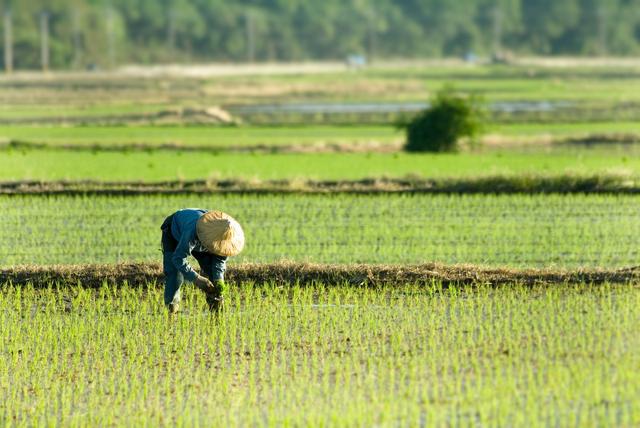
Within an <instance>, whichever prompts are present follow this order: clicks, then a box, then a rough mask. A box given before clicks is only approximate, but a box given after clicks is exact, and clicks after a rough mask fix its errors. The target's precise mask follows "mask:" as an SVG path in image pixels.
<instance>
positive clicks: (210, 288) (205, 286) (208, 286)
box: [193, 275, 216, 294]
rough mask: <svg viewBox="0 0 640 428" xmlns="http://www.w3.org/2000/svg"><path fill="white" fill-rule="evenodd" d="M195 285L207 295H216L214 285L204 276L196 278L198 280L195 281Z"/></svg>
mask: <svg viewBox="0 0 640 428" xmlns="http://www.w3.org/2000/svg"><path fill="white" fill-rule="evenodd" d="M193 283H194V284H195V286H196V287H198V288H199V289H200V290H202V291H204V292H205V293H207V294H209V293H214V292H215V290H216V288H215V287H214V285H213V283H212V282H211V281H209V280H208V279H207V278H205V277H204V276H202V275H198V276H196V279H194V280H193Z"/></svg>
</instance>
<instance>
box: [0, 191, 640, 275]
mask: <svg viewBox="0 0 640 428" xmlns="http://www.w3.org/2000/svg"><path fill="white" fill-rule="evenodd" d="M200 206H202V207H205V208H211V209H213V208H215V209H221V210H223V211H226V212H229V213H232V214H233V215H234V216H235V217H236V218H237V219H238V221H240V222H241V224H242V225H243V227H244V229H245V232H246V235H247V246H246V249H245V251H244V252H243V253H242V254H241V255H240V256H238V257H237V258H235V259H234V260H233V261H232V262H233V263H236V262H237V263H240V262H276V261H282V260H293V261H305V262H318V263H334V264H335V263H338V264H349V263H383V264H384V263H394V264H405V263H422V262H442V263H447V264H457V263H471V264H480V265H491V266H509V267H568V268H576V267H581V266H584V267H624V266H635V265H637V264H638V259H639V256H640V253H639V252H638V251H639V249H638V245H637V244H638V242H637V237H638V236H640V217H639V216H638V213H639V212H640V197H638V196H633V195H629V196H623V195H600V196H596V195H591V196H585V195H531V196H526V195H501V196H496V195H493V196H491V195H462V196H453V195H450V196H447V195H440V196H430V195H414V196H411V195H391V194H381V195H349V194H334V195H331V194H330V195H286V194H272V195H262V196H260V195H251V194H248V195H226V196H225V195H216V194H213V195H190V196H188V195H171V196H169V195H160V196H125V197H122V196H120V197H114V196H84V197H83V196H75V197H74V196H51V197H44V196H11V197H8V196H5V197H1V198H0V210H1V211H2V212H3V216H2V218H0V265H5V266H6V265H15V264H71V263H72V264H79V263H80V264H83V263H114V262H122V261H156V260H160V252H159V240H160V235H159V234H160V231H159V227H160V224H161V223H162V221H163V219H164V218H165V217H166V216H167V215H169V214H171V213H172V212H174V211H175V210H176V209H178V208H181V207H200ZM16 243H17V245H16Z"/></svg>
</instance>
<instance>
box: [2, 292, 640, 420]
mask: <svg viewBox="0 0 640 428" xmlns="http://www.w3.org/2000/svg"><path fill="white" fill-rule="evenodd" d="M326 285H327V286H333V284H326ZM0 287H1V288H2V293H0V306H1V307H2V308H4V310H2V311H0V323H1V324H2V329H0V342H1V343H2V352H1V353H0V425H14V424H16V425H19V426H21V425H63V426H121V425H128V426H131V425H134V426H162V425H176V426H384V427H386V426H428V427H431V426H433V427H436V426H438V427H439V426H468V425H470V426H475V425H479V426H524V425H526V426H549V425H554V426H637V425H638V424H640V414H639V413H638V412H637V410H635V409H637V408H638V406H640V396H639V395H638V393H637V392H638V389H639V388H640V372H639V371H638V366H639V365H640V352H638V351H639V350H640V335H638V334H637V325H638V318H639V317H640V309H639V308H640V290H639V289H638V288H637V287H632V286H618V287H606V286H605V287H600V288H593V287H588V286H581V285H570V286H567V285H563V286H559V287H551V288H546V289H539V290H529V289H524V288H521V287H518V286H517V285H514V286H509V287H503V288H499V289H495V290H494V289H487V288H484V287H480V288H479V289H474V290H471V289H451V290H449V291H445V292H438V291H437V288H438V284H434V288H433V290H429V289H425V288H422V289H420V288H417V287H412V286H410V285H401V284H399V285H398V286H397V287H396V288H394V289H386V290H384V289H378V290H375V289H362V288H360V289H357V288H348V287H332V288H325V285H324V284H321V285H316V286H314V287H308V288H297V287H296V288H292V289H289V288H281V287H278V286H277V285H275V284H274V285H271V286H269V285H267V286H263V285H259V286H244V287H241V288H234V289H232V290H231V291H230V293H229V294H228V296H227V299H226V300H227V306H226V308H225V311H224V312H223V313H222V314H221V315H220V316H219V317H218V318H213V317H210V316H209V315H208V314H207V313H206V312H205V309H204V299H203V297H202V296H201V295H199V294H196V291H194V289H193V288H192V287H190V286H185V290H184V295H185V298H184V300H183V307H184V312H183V313H182V314H180V315H179V316H178V317H176V318H175V319H173V320H172V321H171V320H170V321H168V320H167V318H166V314H165V310H164V308H163V307H162V305H161V303H160V302H161V300H162V297H161V292H160V291H159V290H157V289H154V288H152V289H149V290H141V289H131V288H128V287H123V288H120V289H114V288H103V289H101V290H99V291H97V292H93V291H88V290H83V289H79V288H76V287H74V286H73V285H72V284H69V285H68V286H65V287H63V288H59V289H56V288H52V289H48V290H44V291H34V290H32V289H30V288H13V287H10V286H7V285H0ZM434 290H436V291H434Z"/></svg>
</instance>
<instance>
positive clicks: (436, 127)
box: [404, 87, 484, 152]
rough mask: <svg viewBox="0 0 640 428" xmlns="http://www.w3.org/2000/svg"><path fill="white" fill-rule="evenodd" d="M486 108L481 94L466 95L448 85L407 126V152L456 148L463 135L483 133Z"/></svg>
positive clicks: (470, 137)
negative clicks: (479, 96) (478, 95)
mask: <svg viewBox="0 0 640 428" xmlns="http://www.w3.org/2000/svg"><path fill="white" fill-rule="evenodd" d="M483 119H484V111H483V108H482V102H481V100H480V99H479V98H478V97H474V96H472V97H467V96H464V95H461V94H459V93H457V92H456V91H455V90H454V89H453V88H451V87H446V88H444V89H442V90H441V91H440V92H438V94H437V95H436V97H435V99H434V100H433V101H432V103H431V106H430V107H429V108H427V109H426V110H424V111H423V112H422V113H420V114H419V115H418V116H417V117H416V118H414V119H413V120H411V121H410V122H409V123H408V124H405V125H404V127H405V128H406V131H407V142H406V144H405V146H404V149H405V150H406V151H408V152H455V151H457V150H458V148H459V143H460V140H461V139H462V138H468V139H469V141H471V142H473V141H474V139H475V138H476V137H477V136H478V135H479V134H480V131H481V128H482V121H483Z"/></svg>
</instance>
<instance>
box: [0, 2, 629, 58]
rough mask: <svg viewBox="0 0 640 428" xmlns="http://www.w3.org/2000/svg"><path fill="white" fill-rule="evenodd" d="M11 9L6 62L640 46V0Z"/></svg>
mask: <svg viewBox="0 0 640 428" xmlns="http://www.w3.org/2000/svg"><path fill="white" fill-rule="evenodd" d="M1 11H2V13H3V29H4V36H5V43H4V54H5V55H3V59H4V62H3V64H4V68H5V69H9V68H11V67H14V68H16V69H36V68H40V67H45V68H52V69H61V70H68V69H76V70H78V69H87V68H89V69H95V68H112V67H116V66H118V65H122V64H132V63H135V64H156V63H191V62H211V61H215V62H264V61H269V62H274V61H287V62H292V61H294V62H295V61H309V60H344V59H347V58H349V57H352V60H353V61H355V62H356V63H357V62H358V61H359V60H358V59H357V58H354V57H366V59H367V60H368V61H375V60H377V59H380V60H384V59H398V58H402V59H406V58H441V57H456V58H466V59H467V60H470V61H473V60H474V59H475V58H476V57H493V58H494V59H497V60H499V59H508V58H510V57H511V56H513V55H527V56H531V55H536V56H541V55H571V56H632V55H636V54H638V53H639V52H640V48H639V46H638V41H639V40H640V3H639V2H638V1H637V0H457V1H455V2H452V1H443V0H394V1H391V0H351V1H340V0H324V1H306V0H244V1H243V0H236V1H223V0H19V1H18V0H13V1H12V0H4V1H3V4H2V6H1ZM7 48H9V49H7ZM11 48H12V49H13V54H12V52H10V50H11Z"/></svg>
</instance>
